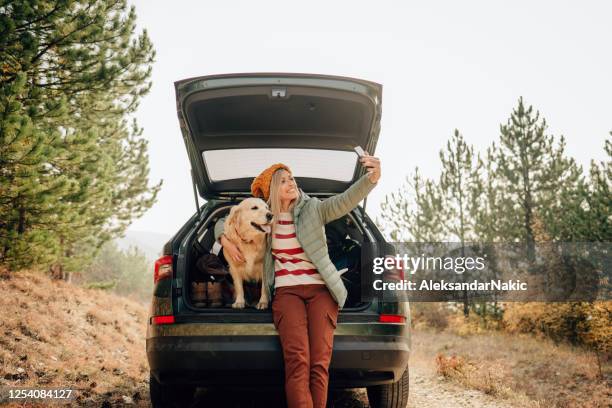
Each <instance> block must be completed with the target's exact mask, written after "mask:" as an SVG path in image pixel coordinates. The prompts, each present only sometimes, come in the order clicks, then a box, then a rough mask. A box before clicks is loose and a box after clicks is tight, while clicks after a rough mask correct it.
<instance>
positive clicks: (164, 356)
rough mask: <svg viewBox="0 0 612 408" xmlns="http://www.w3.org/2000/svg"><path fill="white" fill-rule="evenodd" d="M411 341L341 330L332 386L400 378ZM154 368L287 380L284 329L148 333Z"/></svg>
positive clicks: (191, 375)
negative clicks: (250, 333)
mask: <svg viewBox="0 0 612 408" xmlns="http://www.w3.org/2000/svg"><path fill="white" fill-rule="evenodd" d="M409 354H410V348H409V341H408V339H407V338H406V337H405V336H394V335H367V336H360V335H336V336H335V337H334V349H333V354H332V360H331V363H330V367H329V373H330V383H329V384H330V387H332V388H352V387H365V386H369V385H377V384H387V383H391V382H395V381H397V380H399V378H400V377H401V375H402V374H403V373H404V370H405V369H406V367H407V365H408V359H409ZM147 359H148V361H149V366H150V369H151V373H152V374H153V375H154V376H155V378H157V380H158V381H160V382H161V383H190V384H199V385H200V386H206V385H248V386H251V385H262V386H263V385H274V386H276V385H282V384H283V383H284V369H283V366H284V363H283V356H282V349H281V345H280V342H279V338H278V335H273V336H271V335H253V336H244V335H237V336H231V335H228V336H222V335H215V336H162V337H150V338H147Z"/></svg>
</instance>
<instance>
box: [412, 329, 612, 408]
mask: <svg viewBox="0 0 612 408" xmlns="http://www.w3.org/2000/svg"><path fill="white" fill-rule="evenodd" d="M413 350H414V353H415V354H416V356H415V357H416V358H427V359H429V360H430V361H431V362H432V364H435V366H436V370H437V372H438V374H439V375H440V376H441V377H443V378H445V379H447V380H449V381H453V382H456V383H459V384H461V385H463V386H465V387H468V388H473V389H477V390H480V391H483V392H484V393H486V394H490V395H493V396H496V397H499V398H503V399H507V400H509V401H513V402H515V403H517V405H519V406H538V407H609V401H610V397H611V395H610V390H611V389H612V388H611V385H612V384H611V379H612V376H611V371H610V367H607V369H606V371H605V372H604V378H601V377H600V375H599V368H598V364H597V358H596V356H595V354H594V353H592V352H588V351H586V350H584V349H580V348H576V347H571V346H567V345H556V344H554V343H553V342H552V341H549V340H546V339H538V338H533V337H531V336H528V335H508V334H505V333H503V332H486V333H480V334H472V335H458V334H456V333H453V332H450V331H433V330H430V329H420V330H418V331H417V332H416V333H415V335H414V338H413Z"/></svg>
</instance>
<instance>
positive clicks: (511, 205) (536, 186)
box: [492, 98, 582, 253]
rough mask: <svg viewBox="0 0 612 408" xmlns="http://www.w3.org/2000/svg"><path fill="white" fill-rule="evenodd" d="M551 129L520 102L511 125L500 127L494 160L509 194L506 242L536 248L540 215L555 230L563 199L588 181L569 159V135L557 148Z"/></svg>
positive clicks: (505, 203) (504, 206)
mask: <svg viewBox="0 0 612 408" xmlns="http://www.w3.org/2000/svg"><path fill="white" fill-rule="evenodd" d="M546 128H547V125H546V120H545V119H544V118H540V114H539V112H537V111H536V112H534V110H533V107H532V106H529V107H525V105H524V104H523V98H520V99H519V103H518V107H517V108H516V109H514V110H513V111H512V114H511V115H510V118H509V119H508V122H507V124H506V125H502V126H501V127H500V140H499V147H496V146H495V145H494V149H493V152H494V156H493V157H492V159H493V160H495V163H496V164H497V166H496V168H495V171H496V178H497V179H498V181H499V188H500V189H502V190H503V191H504V193H505V200H504V201H503V202H502V203H501V206H502V207H501V208H502V210H503V218H501V220H503V221H502V222H503V226H504V236H505V240H506V241H519V242H526V243H527V244H528V245H530V246H531V247H532V248H533V245H534V242H535V240H534V233H533V229H532V224H533V221H534V218H535V216H536V215H537V214H540V216H541V217H542V218H543V219H544V220H545V222H546V223H547V224H550V225H551V226H552V225H554V224H555V223H556V222H557V220H558V219H559V218H560V217H559V215H560V213H561V211H562V209H563V206H564V203H563V202H562V200H561V199H560V197H561V195H562V194H564V193H567V192H570V191H574V190H575V189H576V188H577V187H578V186H579V183H580V182H581V179H582V175H581V173H582V169H581V168H580V166H578V165H576V162H575V161H574V159H572V158H568V157H566V155H565V140H564V138H563V136H561V137H560V140H559V143H558V144H557V145H556V146H555V138H554V136H552V135H546V134H545V131H546ZM555 238H556V237H555ZM531 253H533V251H532V252H531Z"/></svg>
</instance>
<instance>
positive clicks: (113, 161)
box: [0, 0, 161, 271]
mask: <svg viewBox="0 0 612 408" xmlns="http://www.w3.org/2000/svg"><path fill="white" fill-rule="evenodd" d="M135 28H136V14H135V11H134V8H133V7H132V8H129V9H128V6H127V2H126V1H97V2H88V1H84V0H78V1H40V0H30V1H27V0H21V1H10V2H6V1H0V263H3V264H6V265H8V266H10V267H11V268H13V269H15V268H20V267H29V266H42V265H48V264H49V263H57V264H60V265H62V266H63V267H64V269H65V270H67V271H70V270H76V269H78V268H80V267H81V266H82V265H83V264H86V263H87V262H88V261H90V260H91V259H92V257H93V256H94V255H95V252H96V251H97V250H98V249H99V247H100V246H101V245H102V244H103V243H104V242H106V241H108V240H110V239H112V238H113V237H117V236H119V235H120V234H121V233H122V232H123V231H124V230H125V229H126V228H127V226H128V225H129V224H130V222H131V220H132V219H134V218H136V217H139V216H140V215H142V213H143V212H144V211H145V210H146V209H148V208H150V206H151V205H152V204H153V202H154V201H155V198H156V195H157V192H158V191H159V188H160V185H161V183H160V184H158V185H156V186H153V187H149V186H148V172H149V168H148V156H147V142H146V140H145V139H144V138H143V137H142V129H140V128H139V127H138V126H137V124H136V123H135V122H130V119H129V116H130V115H131V114H133V113H134V111H135V109H136V108H137V107H138V102H139V100H140V98H141V97H142V96H143V95H145V94H146V93H147V92H148V91H149V89H150V87H151V82H150V80H149V78H150V75H151V64H152V62H153V60H154V55H155V53H154V50H153V47H152V44H151V42H150V40H149V38H148V36H147V34H146V32H143V33H142V34H140V35H137V36H135V35H134V32H135Z"/></svg>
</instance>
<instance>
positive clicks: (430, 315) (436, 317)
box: [410, 302, 451, 330]
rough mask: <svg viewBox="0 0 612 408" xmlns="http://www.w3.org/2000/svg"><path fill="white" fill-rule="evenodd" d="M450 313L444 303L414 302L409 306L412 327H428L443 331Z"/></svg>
mask: <svg viewBox="0 0 612 408" xmlns="http://www.w3.org/2000/svg"><path fill="white" fill-rule="evenodd" d="M450 315H451V311H450V310H448V308H447V307H446V304H445V303H438V302H433V303H432V302H415V303H411V304H410V316H411V319H412V325H413V327H429V328H433V329H436V330H444V329H446V328H447V327H448V319H449V317H450Z"/></svg>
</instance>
